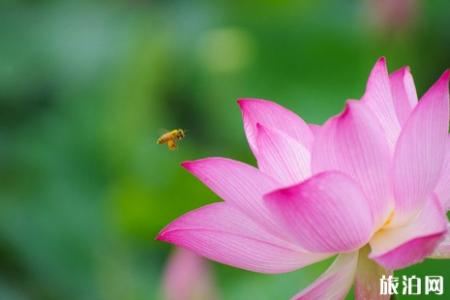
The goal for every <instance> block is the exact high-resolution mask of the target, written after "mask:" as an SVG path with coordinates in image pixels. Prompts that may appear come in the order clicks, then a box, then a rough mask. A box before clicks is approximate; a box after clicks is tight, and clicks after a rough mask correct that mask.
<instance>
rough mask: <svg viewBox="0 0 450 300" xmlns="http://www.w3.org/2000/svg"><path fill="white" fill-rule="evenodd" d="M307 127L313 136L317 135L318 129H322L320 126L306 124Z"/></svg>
mask: <svg viewBox="0 0 450 300" xmlns="http://www.w3.org/2000/svg"><path fill="white" fill-rule="evenodd" d="M308 125H309V129H311V132H312V134H313V135H314V136H316V135H318V134H319V131H320V129H321V128H322V126H321V125H317V124H308Z"/></svg>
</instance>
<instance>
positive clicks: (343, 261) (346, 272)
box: [291, 252, 358, 300]
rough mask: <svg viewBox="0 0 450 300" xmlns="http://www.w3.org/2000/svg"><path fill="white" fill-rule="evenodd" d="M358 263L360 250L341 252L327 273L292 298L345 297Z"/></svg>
mask: <svg viewBox="0 0 450 300" xmlns="http://www.w3.org/2000/svg"><path fill="white" fill-rule="evenodd" d="M357 263H358V252H352V253H347V254H339V255H338V256H337V258H336V260H335V261H334V263H333V264H332V265H331V266H330V267H329V268H328V270H327V271H326V272H325V273H323V274H322V275H321V276H320V277H319V278H317V279H316V281H314V282H313V283H312V284H311V285H310V286H309V287H307V288H306V289H305V290H303V291H302V292H300V293H299V294H297V295H295V296H294V297H292V298H291V300H317V299H324V300H325V299H326V300H339V299H345V296H346V295H347V293H348V291H349V290H350V288H351V287H352V284H353V279H354V278H355V272H356V265H357Z"/></svg>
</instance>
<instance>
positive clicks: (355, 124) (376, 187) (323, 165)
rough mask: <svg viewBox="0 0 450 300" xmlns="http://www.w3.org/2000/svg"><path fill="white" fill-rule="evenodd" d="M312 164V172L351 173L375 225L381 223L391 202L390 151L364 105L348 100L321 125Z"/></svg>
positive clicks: (370, 113) (373, 118)
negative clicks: (334, 114) (367, 205)
mask: <svg viewBox="0 0 450 300" xmlns="http://www.w3.org/2000/svg"><path fill="white" fill-rule="evenodd" d="M311 163H312V171H313V174H315V173H318V172H321V171H327V170H340V171H342V172H344V173H346V174H348V175H350V176H352V177H353V178H354V179H355V180H356V181H357V182H358V183H359V185H360V186H361V187H362V189H363V191H364V192H365V194H366V198H367V200H368V201H369V204H370V207H371V210H372V214H373V217H374V222H375V226H376V227H379V226H381V225H382V224H383V223H384V221H385V219H386V218H387V216H388V215H389V211H390V210H391V207H392V205H393V203H392V201H391V200H390V199H391V197H392V196H391V190H390V182H389V173H390V163H391V154H390V151H389V147H388V144H387V141H386V139H385V136H384V133H383V131H382V129H381V127H380V126H379V124H378V121H377V119H376V118H375V116H374V115H373V113H372V112H371V111H370V110H369V109H368V108H367V107H366V106H365V105H363V104H362V103H361V102H357V101H348V102H347V105H346V108H345V110H344V112H342V113H341V114H340V115H338V116H336V117H334V118H332V119H330V120H329V121H328V122H326V123H325V125H324V126H322V129H321V131H320V133H319V135H318V136H316V139H315V141H314V147H313V151H312V157H311Z"/></svg>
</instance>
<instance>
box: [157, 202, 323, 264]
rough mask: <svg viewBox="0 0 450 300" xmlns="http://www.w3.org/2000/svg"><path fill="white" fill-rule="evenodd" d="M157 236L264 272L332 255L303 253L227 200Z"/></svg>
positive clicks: (182, 219) (194, 213) (178, 221)
mask: <svg viewBox="0 0 450 300" xmlns="http://www.w3.org/2000/svg"><path fill="white" fill-rule="evenodd" d="M157 239H158V240H161V241H166V242H169V243H172V244H175V245H177V246H180V247H184V248H187V249H190V250H192V251H193V252H195V253H197V254H199V255H202V256H205V257H207V258H209V259H212V260H215V261H218V262H221V263H224V264H227V265H231V266H234V267H237V268H242V269H245V270H250V271H254V272H261V273H284V272H289V271H293V270H295V269H298V268H301V267H303V266H305V265H308V264H311V263H314V262H317V261H319V260H322V259H324V258H326V257H328V256H329V255H327V254H314V253H305V252H302V251H301V250H300V249H299V247H297V246H295V245H293V244H291V243H289V242H286V241H284V240H282V239H279V238H278V237H275V236H274V235H271V234H270V233H269V232H267V231H266V230H265V229H264V228H263V227H261V226H260V225H258V224H257V223H255V222H254V221H253V220H251V219H250V218H249V217H248V216H246V215H245V214H243V213H242V212H241V211H240V210H238V209H237V208H235V207H233V206H231V205H229V204H227V203H214V204H210V205H206V206H203V207H201V208H199V209H196V210H194V211H191V212H189V213H187V214H185V215H183V216H181V217H180V218H178V219H176V220H175V221H173V222H172V223H170V224H169V225H168V226H167V227H166V228H164V229H163V230H162V231H161V233H160V234H159V235H158V237H157Z"/></svg>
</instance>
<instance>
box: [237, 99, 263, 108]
mask: <svg viewBox="0 0 450 300" xmlns="http://www.w3.org/2000/svg"><path fill="white" fill-rule="evenodd" d="M236 102H237V104H238V105H239V106H240V107H245V105H247V104H249V103H252V102H253V103H255V102H260V103H267V102H271V101H269V100H264V99H258V98H239V99H238V100H236Z"/></svg>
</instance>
